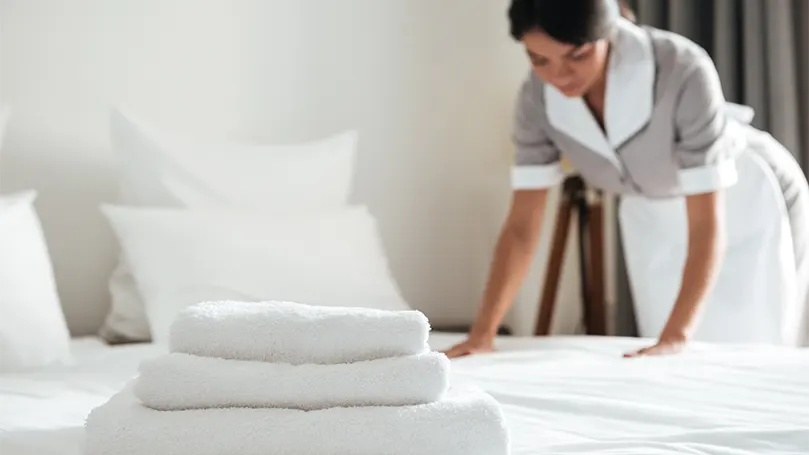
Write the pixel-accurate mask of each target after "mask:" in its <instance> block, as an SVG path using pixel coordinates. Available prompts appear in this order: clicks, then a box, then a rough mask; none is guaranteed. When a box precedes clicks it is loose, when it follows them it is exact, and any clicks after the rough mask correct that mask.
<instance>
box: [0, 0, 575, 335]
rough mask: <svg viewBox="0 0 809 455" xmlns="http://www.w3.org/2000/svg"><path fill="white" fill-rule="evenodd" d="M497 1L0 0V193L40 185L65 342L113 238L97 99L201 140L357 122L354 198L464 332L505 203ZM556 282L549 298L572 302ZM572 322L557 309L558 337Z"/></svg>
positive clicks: (505, 53) (101, 273)
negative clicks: (1, 115) (5, 114)
mask: <svg viewBox="0 0 809 455" xmlns="http://www.w3.org/2000/svg"><path fill="white" fill-rule="evenodd" d="M507 3H508V2H507V1H506V0H485V1H470V0H441V1H435V0H384V1H380V0H339V1H328V0H318V1H314V0H313V1H303V0H70V1H65V0H0V59H2V64H1V65H0V81H2V84H1V85H0V100H2V101H5V102H7V103H10V104H11V105H12V106H13V114H12V120H11V124H10V130H9V134H8V140H7V143H6V146H5V148H4V151H3V156H2V166H0V188H2V190H3V191H10V190H13V189H19V188H28V187H34V188H36V189H38V190H39V191H40V199H39V201H38V208H39V210H40V214H41V217H42V219H43V223H44V225H45V229H46V234H47V236H48V240H49V243H50V247H51V250H52V253H53V258H54V262H55V267H56V272H57V278H58V284H59V289H60V293H61V295H62V298H63V303H64V306H65V309H66V313H67V316H68V318H69V322H70V325H71V328H72V330H73V331H74V333H76V334H85V333H91V332H93V331H94V330H95V329H96V328H97V327H98V326H99V324H100V323H101V320H102V318H103V316H104V311H105V310H106V308H107V306H108V299H109V297H108V295H107V288H106V280H107V278H108V275H109V271H110V268H111V267H112V265H113V263H114V260H115V253H116V246H115V244H114V242H113V238H112V235H111V232H110V230H109V228H108V226H107V225H106V224H105V222H104V220H103V219H102V217H101V216H100V214H99V212H98V204H99V203H100V202H104V201H111V200H114V197H115V177H116V174H115V163H114V162H113V159H112V155H111V153H110V150H109V145H108V142H107V134H106V127H107V120H106V112H107V108H108V106H109V105H111V104H115V103H123V104H125V105H127V106H128V107H129V109H130V110H132V111H134V112H137V113H138V114H139V115H140V116H142V117H144V118H147V119H151V120H152V121H153V122H155V123H158V124H161V125H164V126H165V127H167V128H172V129H176V130H182V131H185V132H189V133H195V134H198V135H199V136H201V137H215V138H234V139H246V140H253V141H264V142H266V141H272V142H275V141H281V142H286V141H294V140H302V139H310V138H313V137H317V136H321V135H325V134H329V133H332V132H335V131H339V130H341V129H344V128H358V129H359V130H360V132H361V159H360V163H359V170H358V172H359V176H358V182H357V190H356V195H355V200H357V201H363V202H367V203H368V204H370V206H371V208H372V210H373V211H374V213H375V214H376V215H377V216H378V217H379V218H380V221H381V225H382V229H383V235H384V238H385V241H386V245H387V248H388V250H389V253H390V256H391V261H392V265H393V267H394V272H395V273H396V275H397V277H398V279H399V281H400V283H401V285H402V287H403V288H404V291H405V293H406V296H407V297H408V298H409V300H410V301H411V303H412V304H413V305H414V306H416V307H418V308H421V309H423V310H424V311H425V312H427V313H428V315H429V316H430V317H431V318H432V319H433V321H434V323H436V324H439V323H447V322H451V323H455V322H468V321H470V320H471V318H472V316H473V315H474V311H475V308H476V307H477V305H478V302H479V298H480V294H481V291H482V288H483V283H484V281H485V277H486V272H487V268H488V261H489V257H490V253H491V249H492V246H493V243H494V241H495V237H496V235H497V229H498V228H499V224H500V222H501V220H502V217H503V215H504V210H505V203H506V202H507V198H508V166H509V162H510V153H511V148H510V144H509V142H508V132H509V126H510V123H511V116H510V113H511V106H512V102H513V97H514V93H515V89H516V86H517V84H518V83H519V81H520V79H521V78H522V77H523V75H524V73H525V71H527V66H526V61H525V59H524V57H523V54H522V51H521V49H520V48H519V47H518V46H517V45H516V44H514V43H513V42H511V41H510V39H509V37H508V34H507V24H506V20H505V10H506V7H507ZM547 231H548V230H547V229H546V234H547ZM546 237H547V236H546ZM544 243H547V239H546V240H545V242H544ZM544 243H543V244H544ZM541 259H544V256H543V257H541V258H539V259H538V264H541ZM541 268H542V267H541V266H538V267H537V268H536V270H535V272H534V276H533V278H532V279H531V283H530V285H529V286H527V289H526V291H525V292H524V295H523V296H522V301H523V303H522V304H521V306H519V307H518V309H517V310H516V311H515V312H514V316H513V317H514V320H515V321H517V322H518V325H519V326H520V327H524V328H530V327H531V326H532V321H531V319H532V318H533V311H534V303H535V298H536V295H537V292H538V286H539V282H538V276H536V275H537V273H538V272H539V271H541ZM569 271H571V272H574V273H575V267H571V268H570V269H569ZM567 282H568V284H566V288H567V291H566V292H565V293H564V295H563V299H562V300H563V301H562V302H561V305H562V306H563V307H575V306H576V305H577V303H576V302H577V297H578V296H577V290H576V286H575V282H574V280H570V279H568V280H567ZM576 318H577V313H576V312H575V311H573V312H566V313H565V315H562V316H561V317H560V318H559V320H558V321H557V331H571V330H572V329H573V328H574V327H575V324H576Z"/></svg>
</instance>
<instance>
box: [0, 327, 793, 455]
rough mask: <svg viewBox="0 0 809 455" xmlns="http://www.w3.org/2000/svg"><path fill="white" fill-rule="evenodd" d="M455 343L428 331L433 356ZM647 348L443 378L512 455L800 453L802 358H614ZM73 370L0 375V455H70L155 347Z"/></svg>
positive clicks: (525, 350)
mask: <svg viewBox="0 0 809 455" xmlns="http://www.w3.org/2000/svg"><path fill="white" fill-rule="evenodd" d="M459 339H460V336H458V335H451V334H441V333H434V334H433V336H432V339H431V345H432V346H433V347H434V348H435V349H442V348H445V347H448V346H449V345H451V344H452V343H453V342H455V341H457V340H459ZM647 342H648V341H644V340H635V339H620V338H580V337H553V338H546V339H527V338H526V339H523V338H504V339H500V340H498V351H499V352H497V353H495V354H490V355H480V356H474V357H468V358H463V359H457V360H455V361H454V362H453V381H455V382H473V383H476V384H478V385H481V386H483V387H484V388H485V389H486V390H488V391H489V392H490V393H491V394H492V395H493V396H494V397H495V398H497V399H498V400H499V401H500V402H501V403H502V405H503V409H504V411H505V415H506V418H507V420H508V424H509V427H510V431H511V436H512V448H513V449H512V454H514V455H527V454H545V453H554V454H587V455H589V454H596V453H597V454H646V455H655V454H675V453H676V454H683V453H687V454H710V455H752V454H757V455H758V454H789V455H792V454H807V453H809V351H806V350H788V349H775V348H743V347H722V348H720V347H698V348H695V349H694V352H690V353H687V354H685V355H680V356H676V357H661V358H647V359H623V358H621V354H623V353H624V352H626V351H627V350H630V349H632V348H636V347H639V346H642V345H644V343H647ZM73 350H74V353H75V357H76V359H77V365H75V366H70V367H61V368H51V369H47V370H42V371H38V372H34V373H26V374H19V375H4V376H0V431H2V433H0V454H2V455H56V454H59V455H78V454H80V453H81V441H82V438H83V427H82V425H83V422H84V417H85V416H86V415H87V413H88V412H89V411H90V409H92V408H93V407H95V406H98V405H99V404H101V403H103V402H104V401H106V400H107V399H108V398H109V397H110V396H111V395H112V394H113V393H115V392H116V391H118V390H119V389H120V388H121V387H122V386H123V385H124V383H125V382H126V381H128V380H129V379H130V378H131V377H132V376H133V375H134V374H135V372H136V370H137V366H138V364H139V363H140V362H141V361H142V360H143V359H145V358H148V357H151V356H154V355H159V354H160V353H162V352H164V349H163V348H162V347H161V346H157V345H148V344H141V345H130V346H121V347H109V346H106V345H104V344H103V343H101V342H99V341H98V340H95V339H79V340H76V341H74V343H73Z"/></svg>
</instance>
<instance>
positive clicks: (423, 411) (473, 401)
mask: <svg viewBox="0 0 809 455" xmlns="http://www.w3.org/2000/svg"><path fill="white" fill-rule="evenodd" d="M85 433H86V437H85V452H84V453H85V455H155V454H174V455H181V454H189V455H221V454H223V453H238V454H239V455H266V454H268V453H277V454H285V455H293V454H294V455H310V454H311V455H315V454H316V455H346V454H374V455H410V454H413V455H415V454H441V455H506V454H507V453H508V449H509V440H508V439H509V438H508V431H507V429H506V426H505V420H504V418H503V414H502V411H501V409H500V407H499V404H498V403H497V402H496V401H495V400H494V398H492V397H491V396H490V395H488V394H487V393H485V392H484V391H482V390H480V389H477V388H464V389H450V390H449V391H448V392H447V395H446V396H445V397H444V399H442V400H440V401H436V402H433V403H429V404H422V405H416V406H374V407H350V408H328V409H323V410H319V411H301V410H294V409H283V408H259V409H256V408H224V409H223V408H216V409H201V410H188V411H157V410H154V409H151V408H147V407H145V406H143V405H142V404H141V403H140V402H139V401H138V400H137V398H136V397H135V396H134V395H133V394H132V390H131V384H130V385H128V386H127V387H125V388H124V390H123V391H121V392H119V393H118V394H116V395H115V396H113V397H112V398H111V399H110V401H108V402H107V403H105V404H103V405H101V406H100V407H98V408H95V409H94V410H93V411H91V412H90V415H89V416H88V418H87V423H86V432H85Z"/></svg>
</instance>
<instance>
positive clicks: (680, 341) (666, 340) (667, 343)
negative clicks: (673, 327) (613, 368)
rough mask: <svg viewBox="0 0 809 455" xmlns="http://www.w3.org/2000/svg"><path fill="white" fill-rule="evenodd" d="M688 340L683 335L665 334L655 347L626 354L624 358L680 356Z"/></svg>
mask: <svg viewBox="0 0 809 455" xmlns="http://www.w3.org/2000/svg"><path fill="white" fill-rule="evenodd" d="M687 341H688V339H687V337H686V336H685V335H683V334H668V333H665V332H664V333H663V334H662V335H661V336H660V340H659V341H658V342H657V344H655V345H654V346H649V347H646V348H643V349H640V350H638V351H635V352H629V353H626V354H624V357H645V356H654V355H673V354H679V353H680V352H682V351H683V350H684V349H685V346H686V343H687Z"/></svg>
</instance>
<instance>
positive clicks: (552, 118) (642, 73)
mask: <svg viewBox="0 0 809 455" xmlns="http://www.w3.org/2000/svg"><path fill="white" fill-rule="evenodd" d="M655 67H656V65H655V59H654V51H653V49H652V43H651V39H650V38H649V36H648V34H647V33H646V32H645V31H644V30H643V29H641V28H640V27H638V26H636V25H635V24H632V23H630V22H628V21H626V20H624V19H621V20H619V23H618V30H617V33H616V35H615V39H614V41H613V43H612V49H611V51H610V60H609V62H608V66H607V87H606V95H605V96H606V100H605V107H604V125H605V129H606V134H604V132H603V131H602V130H601V128H600V127H599V125H598V122H597V121H596V119H595V118H594V117H593V115H592V114H591V113H590V110H589V109H588V108H587V105H586V103H585V101H584V99H582V98H568V97H566V96H565V95H564V94H563V93H561V92H559V91H558V90H557V89H556V88H555V87H553V86H551V85H550V84H546V85H545V105H546V107H547V116H548V121H549V122H550V124H551V125H552V126H553V127H554V128H556V129H557V130H559V131H560V132H562V133H564V134H566V135H568V136H570V137H571V138H573V139H574V140H576V141H577V142H579V143H581V144H582V145H583V146H585V147H587V148H588V149H589V150H591V151H592V152H594V153H597V154H599V155H601V156H603V157H604V158H606V159H607V160H609V161H610V162H612V163H613V165H615V166H616V167H617V168H619V169H621V167H622V166H621V164H620V161H619V160H618V156H617V154H616V153H615V150H617V149H618V148H620V147H621V146H622V145H623V144H624V143H625V142H626V141H628V140H629V139H630V138H632V136H634V135H635V134H637V132H638V131H640V130H641V129H642V128H643V127H644V126H646V125H647V124H648V123H649V120H650V119H651V116H652V110H653V108H654V83H655Z"/></svg>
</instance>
